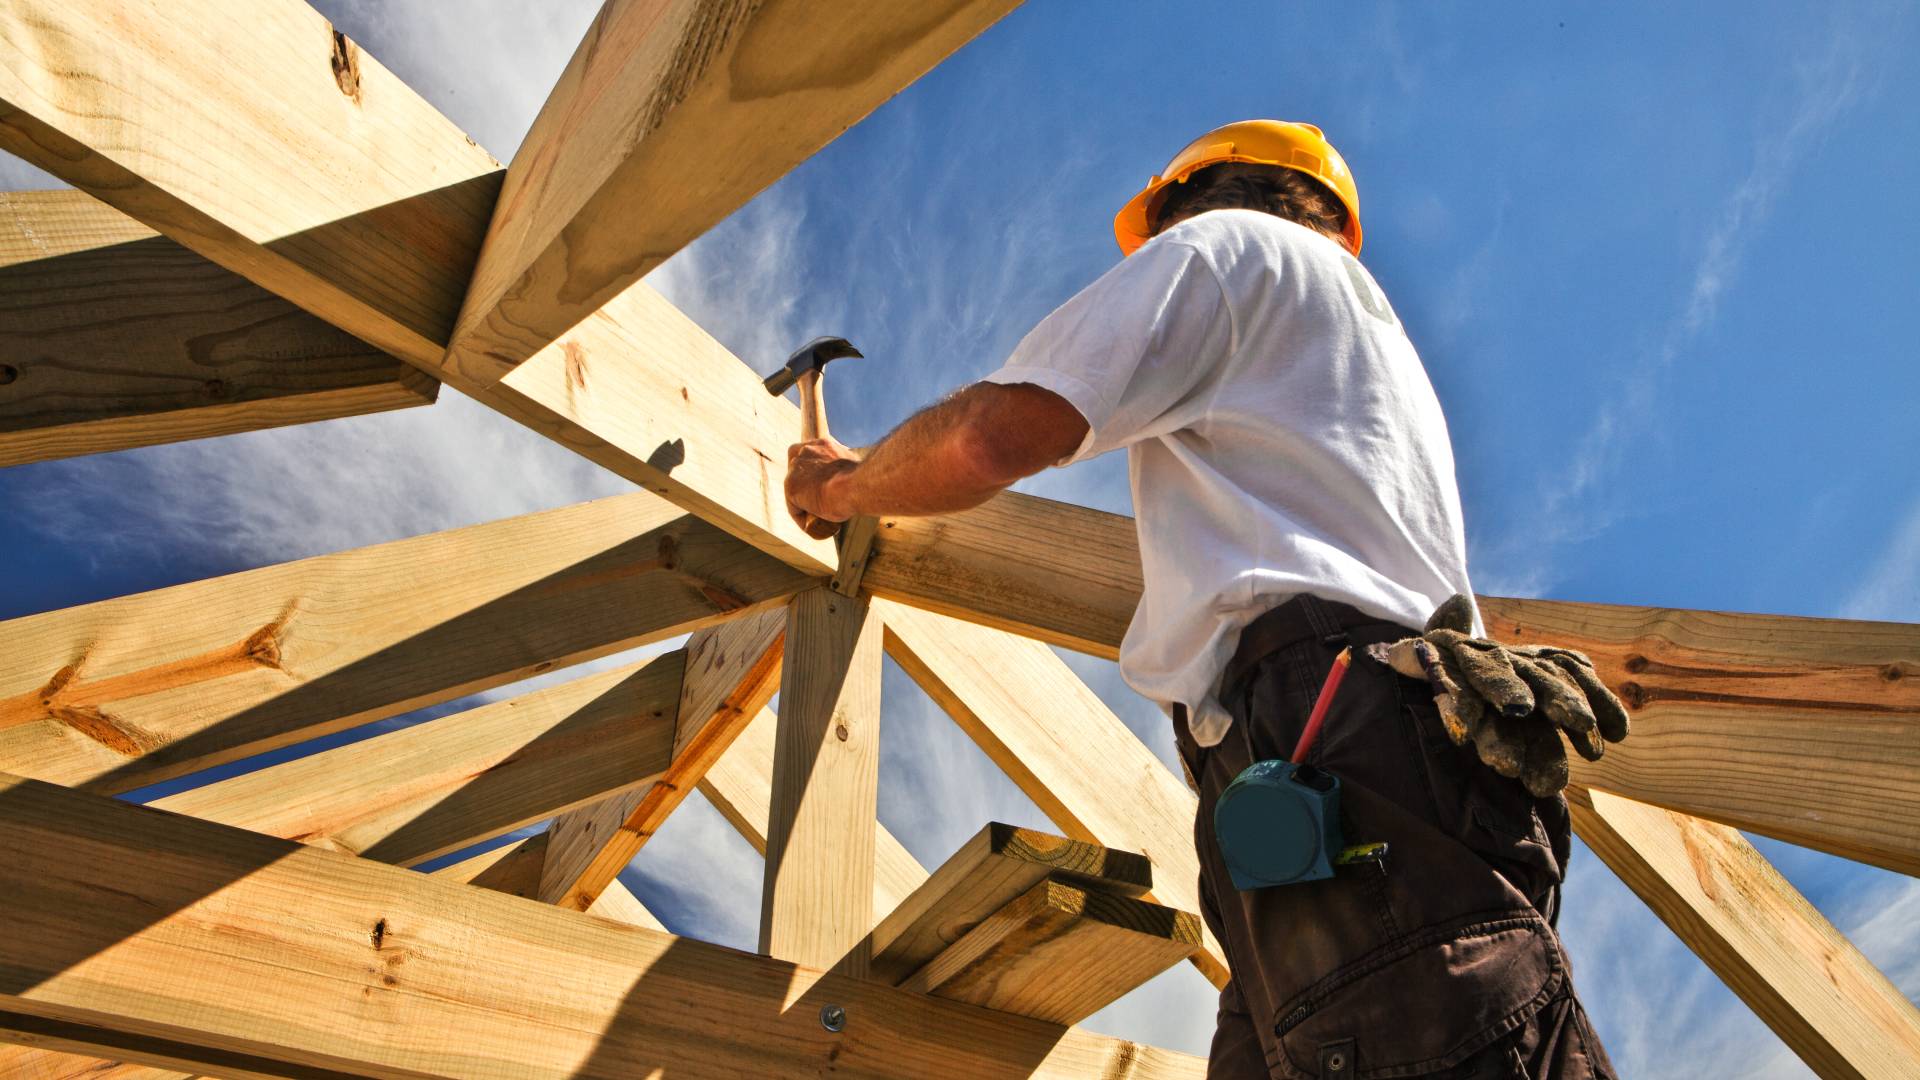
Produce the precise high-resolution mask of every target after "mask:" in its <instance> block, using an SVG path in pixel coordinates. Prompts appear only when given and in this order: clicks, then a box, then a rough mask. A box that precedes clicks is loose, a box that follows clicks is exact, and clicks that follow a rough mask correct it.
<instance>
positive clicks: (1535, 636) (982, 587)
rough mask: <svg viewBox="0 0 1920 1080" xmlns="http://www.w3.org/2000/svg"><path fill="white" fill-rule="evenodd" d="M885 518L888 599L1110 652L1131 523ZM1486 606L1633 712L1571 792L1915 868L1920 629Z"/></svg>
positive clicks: (1581, 766)
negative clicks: (1599, 792)
mask: <svg viewBox="0 0 1920 1080" xmlns="http://www.w3.org/2000/svg"><path fill="white" fill-rule="evenodd" d="M887 524H888V525H889V526H891V527H889V528H884V529H882V530H881V534H880V536H881V539H880V540H879V542H878V543H879V551H878V552H877V554H876V555H875V556H874V558H873V560H872V564H871V566H870V568H869V569H868V571H867V575H866V581H867V584H868V585H870V586H871V587H872V588H873V590H874V592H875V593H876V594H878V595H882V596H887V597H891V598H893V599H897V600H901V601H904V602H906V603H910V604H914V605H916V606H920V607H926V608H930V609H932V610H936V611H940V612H943V613H946V614H951V615H956V616H958V617H960V618H963V619H968V620H971V621H974V622H980V623H984V624H987V625H990V626H997V627H1001V628H1005V629H1010V630H1013V631H1015V632H1019V633H1025V634H1027V635H1029V636H1034V637H1039V638H1042V639H1043V640H1048V641H1052V642H1055V643H1056V644H1063V645H1068V646H1072V647H1081V648H1085V649H1086V651H1089V652H1095V653H1098V654H1101V655H1109V656H1110V655H1114V653H1115V651H1116V650H1117V649H1118V646H1119V643H1120V637H1121V634H1122V633H1123V632H1124V628H1125V626H1126V624H1127V621H1128V620H1129V619H1130V618H1131V617H1132V613H1133V609H1134V607H1135V605H1136V604H1137V603H1138V600H1139V595H1140V580H1141V579H1140V571H1139V565H1140V563H1139V552H1138V548H1137V543H1136V539H1135V535H1134V531H1133V522H1132V520H1131V519H1129V518H1125V517H1119V516H1116V515H1113V514H1104V513H1101V512H1099V511H1096V510H1088V509H1085V508H1082V507H1076V506H1069V505H1066V504H1063V503H1055V502H1050V501H1048V500H1045V499H1036V498H1033V497H1032V496H1024V495H1002V496H1000V497H998V498H996V499H994V500H992V501H991V502H989V503H987V504H986V505H985V506H983V507H980V508H979V509H976V510H971V511H968V512H966V513H964V514H958V515H954V516H953V517H952V518H951V519H948V518H927V519H911V518H900V519H893V520H890V521H889V522H888V523H887ZM1062 596H1064V597H1069V598H1073V599H1074V600H1075V602H1073V603H1066V604H1060V603H1056V598H1058V597H1062ZM1481 600H1482V605H1483V607H1484V609H1485V611H1486V613H1487V618H1488V620H1489V623H1490V625H1491V629H1492V631H1493V632H1494V633H1495V634H1496V635H1497V636H1500V637H1503V638H1504V639H1506V640H1511V641H1516V642H1528V641H1544V642H1551V643H1555V644H1565V645H1571V646H1574V647H1576V648H1581V649H1585V650H1586V651H1587V652H1589V653H1590V654H1591V655H1592V656H1593V659H1594V662H1595V663H1596V664H1597V665H1598V666H1599V669H1600V673H1601V675H1602V676H1603V677H1604V678H1605V679H1606V680H1607V682H1608V683H1609V684H1610V685H1612V686H1613V687H1615V688H1616V689H1617V690H1618V691H1619V692H1620V694H1621V696H1622V697H1623V698H1624V699H1626V701H1627V702H1628V704H1629V705H1630V706H1632V707H1633V708H1634V733H1633V737H1632V738H1630V739H1628V740H1627V741H1626V742H1624V743H1619V744H1616V745H1613V746H1609V747H1608V748H1607V754H1606V758H1605V759H1604V760H1603V761H1601V762H1599V763H1597V764H1593V763H1588V762H1584V761H1579V760H1576V761H1575V762H1574V767H1573V779H1574V782H1575V783H1576V784H1580V785H1591V786H1594V787H1597V788H1605V789H1607V790H1610V791H1613V792H1615V793H1617V794H1621V795H1626V796H1628V797H1630V798H1634V799H1638V800H1641V801H1643V802H1650V803H1654V804H1656V805H1660V806H1665V807H1668V808H1670V809H1674V810H1678V811H1680V812H1682V813H1687V814H1693V815H1695V816H1698V817H1703V818H1707V819H1709V820H1713V821H1720V822H1724V823H1726V824H1729V825H1733V826H1736V827H1738V828H1742V829H1751V830H1753V831H1754V832H1759V833H1764V834H1766V835H1768V836H1775V837H1778V838H1780V839H1782V840H1788V841H1791V842H1793V843H1797V844H1804V845H1806V846H1808V847H1813V848H1818V849H1819V850H1822V851H1829V852H1832V853H1834V854H1837V855H1843V856H1845V857H1847V858H1850V859H1859V860H1861V861H1864V862H1871V863H1876V864H1878V865H1880V866H1885V867H1888V868H1890V869H1894V870H1899V871H1902V872H1904V873H1909V874H1911V873H1920V786H1916V785H1915V784H1914V783H1913V782H1912V778H1913V777H1914V776H1915V775H1920V679H1914V678H1910V677H1909V674H1910V673H1912V672H1913V671H1914V670H1915V659H1914V658H1915V657H1917V656H1920V626H1914V625H1909V624H1900V623H1873V622H1859V621H1852V620H1840V619H1803V618H1793V617H1789V616H1783V615H1736V614H1726V613H1721V612H1707V611H1684V610H1676V609H1668V608H1623V607H1613V606H1609V605H1604V604H1576V603H1568V602H1564V601H1555V600H1513V599H1504V598H1498V597H1483V598H1481ZM1782 776H1793V777H1796V778H1797V780H1796V782H1795V783H1792V784H1782V783H1779V782H1778V779H1779V778H1780V777H1782Z"/></svg>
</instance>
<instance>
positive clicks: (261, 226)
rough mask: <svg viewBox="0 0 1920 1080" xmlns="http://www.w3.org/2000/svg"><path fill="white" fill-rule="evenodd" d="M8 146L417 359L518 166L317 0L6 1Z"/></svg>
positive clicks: (434, 334) (442, 323)
mask: <svg viewBox="0 0 1920 1080" xmlns="http://www.w3.org/2000/svg"><path fill="white" fill-rule="evenodd" d="M0 106H4V108H0V149H5V150H10V151H12V152H13V153H15V154H17V155H19V156H20V157H23V158H25V159H27V160H28V161H30V162H32V163H33V164H35V165H38V166H39V167H41V168H43V169H45V170H46V171H48V172H50V173H52V174H54V175H55V176H58V177H60V178H61V179H62V180H65V181H67V182H68V183H70V184H72V185H73V186H75V187H77V188H80V189H81V190H83V191H87V192H89V193H91V194H93V195H95V196H96V197H98V198H100V199H101V200H103V201H105V202H107V203H111V204H112V205H113V206H115V207H117V208H119V209H120V210H121V211H122V212H124V213H126V214H127V215H129V216H130V217H133V218H136V219H138V220H140V221H142V222H145V223H146V224H148V225H150V226H152V227H153V228H155V229H158V230H159V231H160V232H161V233H163V234H165V235H167V236H170V237H172V238H173V239H175V240H177V241H179V242H180V243H181V244H183V245H185V246H187V247H189V248H192V249H193V250H194V251H197V252H199V253H200V254H201V255H204V256H205V257H207V258H208V259H211V260H213V261H214V262H216V263H219V264H220V265H222V266H224V267H226V268H227V269H229V270H231V271H233V272H234V273H236V274H240V275H241V276H243V277H246V278H247V279H249V280H251V281H253V282H255V283H256V284H258V285H260V286H262V287H264V288H266V289H269V290H271V291H272V292H274V293H277V294H279V295H281V296H284V297H286V298H287V299H289V300H291V301H293V302H294V303H296V304H298V305H300V306H301V307H303V308H305V309H307V310H308V311H311V312H313V313H314V314H316V315H318V316H320V317H321V318H323V319H326V320H327V321H328V322H331V323H333V324H334V325H335V326H338V327H340V328H341V329H343V330H345V331H347V332H348V333H351V334H353V335H354V336H356V337H358V338H360V339H362V340H363V341H367V342H370V343H372V344H373V345H375V346H377V347H379V348H381V349H384V350H386V351H387V352H390V353H392V354H393V355H395V356H398V357H401V358H402V359H405V360H409V361H412V362H414V363H424V364H432V363H437V362H438V360H439V357H440V354H441V352H442V351H443V350H444V349H445V347H446V342H447V337H448V335H449V333H451V331H452V329H453V320H454V316H455V315H456V313H457V311H458V309H459V306H460V301H461V299H462V297H464V296H465V294H466V289H467V281H468V279H469V277H470V276H471V274H472V271H473V264H474V260H475V259H476V258H477V257H478V255H479V250H480V242H481V239H482V236H483V235H484V231H485V229H486V223H487V218H488V216H489V215H490V214H491V213H492V212H493V204H494V198H495V196H496V195H497V194H498V192H499V188H500V181H501V178H502V177H503V175H504V170H502V169H501V167H500V164H499V163H498V162H496V161H494V160H493V158H492V156H490V155H489V154H488V153H487V152H486V151H485V150H482V149H481V148H480V147H479V146H477V145H475V144H474V143H473V142H472V141H471V140H469V139H468V138H467V137H466V136H465V135H464V134H462V133H461V131H460V129H459V128H457V127H455V126H454V125H453V123H452V122H451V121H449V120H448V119H447V118H446V117H444V116H441V115H440V113H439V112H438V111H437V110H435V109H434V108H433V106H431V105H429V104H427V102H426V101H425V100H424V99H423V98H421V97H420V95H418V94H416V93H414V91H413V90H412V89H411V88H410V87H408V86H407V85H406V84H405V83H404V82H402V81H400V79H399V78H398V77H396V76H395V75H394V74H393V73H392V72H390V71H388V70H387V69H386V68H385V67H383V66H381V64H380V63H379V61H377V60H375V59H374V58H373V57H371V56H369V55H367V54H366V53H365V52H364V51H362V50H361V49H360V47H359V46H358V45H356V44H354V43H353V42H352V41H351V40H349V39H347V38H346V37H344V36H342V35H340V34H338V33H336V32H335V31H334V29H333V27H332V26H331V25H330V24H328V22H327V20H326V19H325V18H323V17H321V15H320V13H319V12H316V11H314V10H313V9H312V8H311V7H308V6H307V5H306V4H304V3H301V2H299V0H169V2H167V3H136V4H128V3H121V2H118V0H62V2H60V3H53V4H49V3H44V2H38V0H5V2H4V3H0Z"/></svg>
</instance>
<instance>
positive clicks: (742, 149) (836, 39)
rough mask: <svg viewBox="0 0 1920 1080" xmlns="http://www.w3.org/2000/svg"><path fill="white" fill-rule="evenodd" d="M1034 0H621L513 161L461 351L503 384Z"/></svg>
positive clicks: (453, 357) (470, 298)
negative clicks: (751, 1) (721, 0)
mask: <svg viewBox="0 0 1920 1080" xmlns="http://www.w3.org/2000/svg"><path fill="white" fill-rule="evenodd" d="M1018 3H1019V0H920V2H916V3H913V4H904V5H897V4H877V5H876V4H846V3H841V2H839V0H796V2H790V3H784V4H774V5H761V6H756V5H747V4H732V5H729V4H714V3H708V2H705V0H667V2H664V3H644V4H643V3H631V2H626V0H609V2H608V3H607V4H606V5H605V6H603V7H602V8H601V10H600V15H599V17H598V18H596V19H595V20H594V22H593V25H592V26H591V27H590V28H589V29H588V31H587V34H586V37H585V39H584V40H582V41H581V43H580V47H579V49H578V50H577V51H575V53H574V55H573V59H572V62H571V63H569V64H568V65H567V69H566V71H565V72H564V73H563V74H562V75H561V76H560V81H559V83H558V84H557V85H556V86H555V87H554V89H553V92H552V94H551V95H549V97H548V98H547V101H546V104H545V106H544V107H542V109H541V110H540V113H539V115H538V116H537V117H536V118H535V119H534V122H533V127H532V130H530V131H529V132H528V133H527V137H526V139H525V140H524V141H523V142H522V143H521V145H520V150H519V153H518V154H516V155H515V157H514V159H513V165H512V167H511V168H510V169H509V170H508V172H507V178H506V183H505V185H504V187H503V188H502V190H501V193H500V200H499V207H498V209H497V210H496V211H495V212H494V215H493V221H492V223H491V225H490V226H489V228H488V231H487V239H486V244H485V246H484V247H483V248H482V250H481V255H480V262H479V265H478V266H477V267H476V268H475V269H474V275H473V287H472V289H471V290H470V291H469V292H468V294H467V301H466V306H465V309H464V311H463V312H462V314H461V318H460V323H459V328H458V329H457V331H456V333H455V337H454V341H453V345H452V349H451V353H450V356H449V363H450V364H451V366H453V367H455V368H457V369H459V370H460V371H461V372H462V373H463V375H464V376H465V377H466V378H468V379H469V380H471V381H474V382H479V383H489V382H492V381H494V380H495V379H498V378H499V377H500V376H501V375H503V374H505V373H506V372H507V371H508V370H509V369H511V368H512V367H514V366H515V365H517V364H519V363H520V362H522V361H524V360H527V359H529V358H530V357H532V356H533V355H535V354H536V353H538V352H540V351H542V350H543V349H545V348H547V347H548V346H549V345H552V344H553V343H554V342H555V341H557V340H559V339H560V338H561V336H562V335H563V334H565V333H566V332H567V331H568V330H569V329H570V328H572V327H573V326H574V325H576V324H578V323H580V322H581V321H582V320H584V319H586V318H587V317H588V316H590V315H592V314H593V313H594V312H595V311H597V310H599V309H600V308H602V307H606V306H608V305H610V304H612V303H613V301H614V299H615V297H617V296H618V295H619V294H620V293H622V292H623V291H625V290H626V288H627V287H628V286H629V285H631V284H633V283H634V282H636V281H638V280H639V279H640V278H641V277H643V276H644V275H645V274H646V273H647V272H648V271H650V270H652V269H653V268H654V267H655V266H658V265H659V264H660V263H661V262H662V261H664V260H665V259H666V258H667V257H668V256H669V255H672V254H673V253H674V252H676V251H678V250H680V249H681V248H682V247H683V246H685V245H686V244H687V243H688V242H689V241H691V240H692V239H693V238H694V237H696V236H699V235H700V234H701V233H703V232H705V231H706V230H707V229H708V228H709V227H711V226H712V225H714V224H716V223H717V222H719V221H720V219H721V218H723V217H725V216H726V215H728V214H730V213H732V212H733V211H734V209H735V208H737V207H739V206H741V205H742V204H744V203H745V202H746V201H747V200H748V199H750V198H752V197H753V196H754V195H755V194H756V193H758V192H759V191H760V190H761V189H762V188H764V187H766V186H767V185H768V184H770V183H772V182H773V181H775V180H777V179H779V178H780V177H781V176H782V175H783V174H785V173H786V172H787V171H788V170H789V169H792V168H793V167H794V166H795V165H798V164H799V163H800V162H801V161H803V160H805V159H806V158H807V157H809V156H811V155H812V154H813V153H814V152H815V151H817V150H819V149H820V147H822V146H824V145H826V144H827V143H828V142H829V141H831V140H832V139H833V138H834V137H835V136H837V135H839V134H840V133H841V132H842V131H844V130H846V129H847V128H848V127H850V126H852V125H853V124H854V123H856V122H857V121H859V120H860V118H861V117H863V116H865V115H866V114H867V113H869V112H871V111H872V110H873V109H874V108H875V107H876V106H878V105H879V104H880V103H881V102H883V101H885V100H887V99H888V98H890V97H892V96H893V95H894V94H896V93H898V92H899V91H900V90H901V89H902V88H904V87H905V86H906V85H907V84H909V83H911V82H912V81H913V80H914V79H916V78H919V77H920V75H921V74H922V73H924V72H925V71H926V70H927V69H928V68H930V67H932V66H933V65H934V64H936V63H938V62H939V61H940V60H941V59H942V58H944V57H945V56H946V55H947V54H948V53H950V52H952V51H953V50H954V49H957V48H959V47H960V46H961V45H963V44H965V43H966V42H967V41H968V40H969V39H971V38H972V37H973V36H974V35H975V34H977V33H979V32H980V31H981V30H983V29H985V28H986V27H987V26H988V25H990V24H991V23H993V22H994V21H995V20H996V19H998V18H999V17H1000V16H1001V15H1003V14H1005V13H1006V12H1007V11H1008V10H1010V9H1012V8H1013V7H1015V6H1016V5H1017V4H1018ZM694 162H697V165H693V164H692V163H694ZM636 206H644V207H645V208H646V212H645V213H634V207H636ZM795 344H798V343H797V342H796V343H795Z"/></svg>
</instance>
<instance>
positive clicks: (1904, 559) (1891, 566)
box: [1840, 503, 1920, 622]
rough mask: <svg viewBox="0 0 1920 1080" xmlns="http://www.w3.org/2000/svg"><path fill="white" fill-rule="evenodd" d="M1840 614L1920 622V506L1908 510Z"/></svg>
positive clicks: (1916, 504) (1855, 587)
mask: <svg viewBox="0 0 1920 1080" xmlns="http://www.w3.org/2000/svg"><path fill="white" fill-rule="evenodd" d="M1840 614H1841V615H1842V616H1843V617H1845V618H1849V619H1888V620H1892V621H1897V622H1920V503H1915V504H1914V505H1913V506H1912V507H1911V508H1909V509H1908V511H1907V515H1906V518H1905V519H1904V520H1902V521H1901V522H1900V524H1899V525H1898V526H1897V527H1896V528H1895V529H1894V532H1893V536H1892V537H1891V538H1890V539H1889V540H1888V541H1887V545H1886V547H1885V548H1883V549H1882V550H1881V552H1880V556H1879V558H1877V559H1875V560H1874V561H1873V563H1872V564H1871V565H1870V566H1869V567H1868V568H1867V570H1866V573H1864V574H1862V575H1861V577H1860V581H1859V584H1857V585H1855V586H1854V588H1853V591H1852V592H1851V593H1850V594H1848V596H1847V598H1846V600H1845V601H1844V602H1843V603H1842V604H1841V605H1840Z"/></svg>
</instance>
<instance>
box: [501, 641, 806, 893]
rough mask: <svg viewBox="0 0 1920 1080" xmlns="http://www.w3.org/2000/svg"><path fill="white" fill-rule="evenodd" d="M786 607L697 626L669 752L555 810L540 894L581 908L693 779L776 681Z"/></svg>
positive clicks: (762, 703)
mask: <svg viewBox="0 0 1920 1080" xmlns="http://www.w3.org/2000/svg"><path fill="white" fill-rule="evenodd" d="M786 629H787V613H786V611H785V610H783V609H781V608H772V609H769V610H767V611H762V612H759V613H757V614H754V615H749V616H746V617H744V618H740V619H735V620H734V621H732V622H729V623H724V624H722V625H720V626H716V627H710V628H708V629H706V630H702V631H700V632H699V633H697V634H695V635H694V636H693V638H692V640H690V641H688V642H687V648H686V650H685V656H686V661H685V664H684V665H683V666H684V669H685V674H684V676H683V677H682V679H681V683H680V685H679V686H678V687H677V688H676V690H677V694H676V697H677V703H676V705H675V708H674V717H675V719H674V722H673V726H672V727H671V728H670V729H669V730H671V731H673V732H674V734H673V741H672V743H671V746H670V752H671V759H670V761H669V763H668V764H667V765H666V767H665V768H664V770H663V771H662V772H661V773H660V775H659V776H658V777H657V778H655V779H652V780H651V781H650V782H648V783H646V784H642V785H640V786H638V787H634V788H631V789H629V790H627V791H625V792H622V793H621V794H618V795H615V796H613V797H611V798H608V799H605V800H602V801H600V802H597V803H594V804H593V805H591V806H584V807H581V808H579V809H578V810H574V811H571V812H569V813H566V814H563V815H561V816H560V817H559V818H558V819H557V820H555V821H554V823H553V826H552V828H551V829H549V830H548V831H549V832H550V833H551V834H552V840H551V841H550V842H549V844H548V848H547V857H546V866H545V869H544V870H542V872H541V879H540V891H539V896H538V898H539V899H540V900H541V901H543V902H545V903H549V904H559V905H561V906H562V907H570V908H573V909H574V910H576V911H585V910H587V909H588V908H589V907H591V906H592V905H593V902H594V900H595V899H596V898H598V897H599V895H600V890H602V889H604V888H606V886H607V885H608V884H610V883H611V882H612V881H613V880H614V878H615V877H616V876H617V875H618V874H619V873H620V871H621V869H622V868H623V867H625V866H626V865H627V863H629V862H631V861H633V857H634V856H635V855H636V854H638V853H639V851H640V848H641V846H642V845H643V844H645V843H646V842H647V840H648V839H649V838H650V837H652V836H653V834H654V832H655V831H657V830H658V829H659V828H660V824H661V823H662V822H664V821H665V820H666V819H667V815H669V814H671V813H673V811H674V809H675V808H677V807H678V806H679V805H680V803H681V801H682V800H683V799H685V798H686V797H687V793H688V792H690V791H692V790H693V789H694V788H695V787H696V786H698V784H699V782H700V779H701V778H702V777H703V776H705V775H706V772H707V769H708V768H710V767H711V766H712V765H713V763H714V761H715V760H716V759H718V758H719V757H720V756H721V755H722V754H723V753H725V752H726V750H727V748H728V747H729V746H731V745H732V744H733V740H734V737H735V736H737V735H738V734H739V733H740V730H741V729H742V728H744V727H746V725H747V723H748V721H750V720H752V719H753V717H754V714H756V713H758V712H759V711H760V710H761V709H762V708H764V707H765V706H766V704H767V699H769V698H771V697H772V696H773V691H774V688H775V687H776V686H778V685H779V678H780V675H779V673H780V651H781V642H782V640H783V639H784V638H785V636H786Z"/></svg>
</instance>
